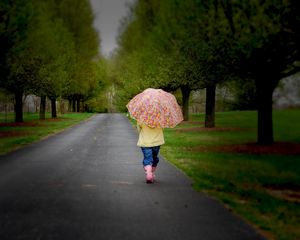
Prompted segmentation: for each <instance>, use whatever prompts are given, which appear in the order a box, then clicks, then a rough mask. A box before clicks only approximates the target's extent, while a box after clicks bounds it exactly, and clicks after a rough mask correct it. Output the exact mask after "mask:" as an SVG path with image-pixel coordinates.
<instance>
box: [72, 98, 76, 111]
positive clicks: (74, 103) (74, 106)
mask: <svg viewBox="0 0 300 240" xmlns="http://www.w3.org/2000/svg"><path fill="white" fill-rule="evenodd" d="M72 112H76V100H75V96H74V95H73V98H72Z"/></svg>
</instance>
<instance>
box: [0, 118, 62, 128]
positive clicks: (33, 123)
mask: <svg viewBox="0 0 300 240" xmlns="http://www.w3.org/2000/svg"><path fill="white" fill-rule="evenodd" d="M66 119H67V118H47V119H45V120H34V121H30V122H21V123H16V122H9V123H0V127H37V126H45V125H46V124H47V122H61V121H64V120H66Z"/></svg>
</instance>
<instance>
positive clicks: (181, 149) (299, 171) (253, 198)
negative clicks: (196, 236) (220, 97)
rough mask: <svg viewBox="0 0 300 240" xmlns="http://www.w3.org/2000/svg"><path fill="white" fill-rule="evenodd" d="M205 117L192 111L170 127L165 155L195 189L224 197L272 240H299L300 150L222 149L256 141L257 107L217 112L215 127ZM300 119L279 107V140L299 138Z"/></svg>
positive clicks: (276, 134)
mask: <svg viewBox="0 0 300 240" xmlns="http://www.w3.org/2000/svg"><path fill="white" fill-rule="evenodd" d="M203 119H204V115H203V114H198V115H192V116H191V120H190V121H189V122H187V123H182V124H181V125H179V126H178V127H176V128H175V129H165V140H166V144H165V145H164V146H163V147H162V148H161V151H162V152H161V153H162V155H163V156H164V157H166V158H167V159H168V160H169V161H170V162H172V163H173V164H175V165H176V166H177V167H178V168H180V169H182V170H183V171H184V172H185V173H186V174H187V175H188V176H189V177H191V178H192V179H193V185H194V188H195V189H196V190H198V191H202V192H205V193H207V194H208V195H210V196H213V197H215V198H217V199H219V200H220V201H221V202H222V203H223V204H225V206H227V207H228V208H230V209H232V210H233V211H234V212H235V213H237V214H238V215H240V216H241V217H242V218H244V219H245V220H246V221H248V222H249V223H251V224H252V225H253V226H255V227H256V228H257V229H258V230H259V231H260V232H261V233H263V234H264V235H265V236H267V238H268V239H280V240H294V239H300V229H299V222H300V194H299V191H300V156H299V154H298V155H297V154H295V155H280V154H278V153H273V154H272V153H268V151H266V152H259V153H255V152H240V153H238V152H235V151H223V150H222V147H223V146H224V145H230V144H231V145H237V144H247V143H254V142H255V141H256V112H251V111H246V112H223V113H217V114H216V127H217V128H216V129H214V130H211V131H206V130H204V129H203ZM299 119H300V110H284V111H283V110H282V111H274V114H273V120H274V137H275V140H276V141H278V142H288V143H291V144H292V143H300V121H299ZM252 146H253V144H252ZM286 146H289V145H288V144H287V145H286ZM299 146H300V145H299ZM220 147H221V148H220ZM254 147H255V146H254ZM220 149H221V150H220Z"/></svg>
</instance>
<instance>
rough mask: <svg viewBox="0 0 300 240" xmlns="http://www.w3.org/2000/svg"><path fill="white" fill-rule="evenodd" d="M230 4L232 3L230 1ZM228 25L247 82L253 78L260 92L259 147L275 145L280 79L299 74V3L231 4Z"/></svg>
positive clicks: (270, 0) (275, 0)
mask: <svg viewBox="0 0 300 240" xmlns="http://www.w3.org/2000/svg"><path fill="white" fill-rule="evenodd" d="M227 3H228V4H229V1H227ZM231 6H232V9H233V14H232V15H227V19H228V22H231V23H232V25H233V26H234V29H235V32H234V41H235V42H236V48H237V55H238V56H239V59H240V64H239V65H238V66H237V68H238V69H239V70H240V74H241V76H242V77H244V79H253V80H254V81H255V85H256V91H257V104H258V135H257V136H258V138H257V142H258V143H259V144H272V143H273V141H274V139H273V123H272V96H273V92H274V89H275V88H276V86H277V85H278V83H279V81H280V79H282V78H283V77H285V76H288V75H291V74H293V73H295V72H297V71H299V70H300V69H299V67H297V66H296V65H295V62H296V61H297V60H299V59H300V51H299V49H300V46H299V44H300V38H299V37H300V18H299V12H300V3H299V1H295V0H287V1H279V0H278V1H277V0H268V1H263V2H262V1H253V2H248V1H243V2H235V5H231Z"/></svg>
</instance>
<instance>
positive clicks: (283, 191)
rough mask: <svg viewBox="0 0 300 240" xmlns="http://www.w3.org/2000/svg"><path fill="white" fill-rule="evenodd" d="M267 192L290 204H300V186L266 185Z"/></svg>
mask: <svg viewBox="0 0 300 240" xmlns="http://www.w3.org/2000/svg"><path fill="white" fill-rule="evenodd" d="M264 188H265V190H266V191H267V192H268V193H269V194H270V195H272V196H274V197H276V198H279V199H283V200H286V201H289V202H295V203H300V186H296V185H293V184H284V185H275V184H274V185H265V186H264Z"/></svg>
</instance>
